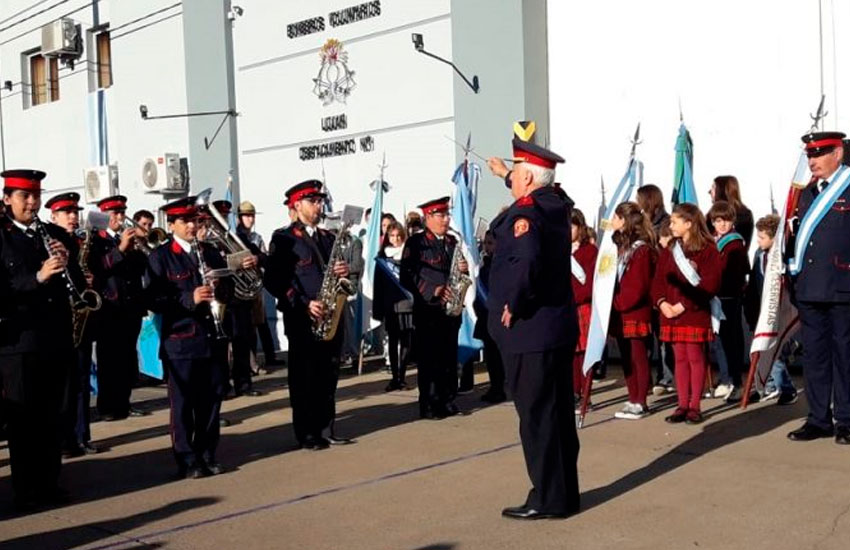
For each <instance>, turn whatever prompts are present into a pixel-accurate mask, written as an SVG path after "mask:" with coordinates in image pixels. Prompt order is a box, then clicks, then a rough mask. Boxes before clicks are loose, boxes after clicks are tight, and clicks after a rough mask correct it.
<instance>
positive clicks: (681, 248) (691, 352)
mask: <svg viewBox="0 0 850 550" xmlns="http://www.w3.org/2000/svg"><path fill="white" fill-rule="evenodd" d="M670 231H671V232H672V233H673V237H674V239H673V241H671V242H670V245H669V246H668V248H666V249H664V250H662V251H661V256H660V257H659V259H658V266H657V268H656V271H655V277H654V279H653V282H652V301H653V303H654V304H655V305H656V307H658V309H659V311H660V312H661V335H660V339H661V341H662V342H671V343H672V344H673V354H674V356H675V360H676V368H675V371H676V389H677V392H678V398H679V405H678V407H677V408H676V411H675V412H674V413H673V414H672V415H670V416H668V417H667V418H666V419H665V420H666V421H667V422H671V423H678V422H688V423H689V424H698V423H700V422H702V413H701V412H700V397H701V394H702V389H703V385H704V384H705V374H706V365H707V364H708V358H707V356H706V347H705V345H706V343H707V342H711V341H712V340H713V339H714V332H713V330H712V326H711V300H712V298H714V296H715V295H716V294H717V291H718V290H719V289H720V253H719V252H718V251H717V247H716V246H715V243H714V239H713V238H712V236H711V234H710V233H709V232H708V228H707V227H706V224H705V217H704V216H703V215H702V212H700V211H699V208H697V207H696V206H695V205H693V204H687V203H683V204H679V205H677V206H676V207H675V208H674V209H673V214H672V216H671V217H670Z"/></svg>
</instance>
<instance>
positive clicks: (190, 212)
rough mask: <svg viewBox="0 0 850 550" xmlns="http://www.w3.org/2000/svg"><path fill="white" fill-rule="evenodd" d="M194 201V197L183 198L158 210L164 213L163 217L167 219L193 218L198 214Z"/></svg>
mask: <svg viewBox="0 0 850 550" xmlns="http://www.w3.org/2000/svg"><path fill="white" fill-rule="evenodd" d="M195 200H196V198H195V197H194V196H190V197H183V198H182V199H177V200H176V201H171V202H170V203H168V204H165V205H163V206H160V207H159V209H160V210H162V211H163V212H165V215H166V216H168V217H169V218H194V217H195V215H196V214H197V213H198V208H197V207H196V206H195Z"/></svg>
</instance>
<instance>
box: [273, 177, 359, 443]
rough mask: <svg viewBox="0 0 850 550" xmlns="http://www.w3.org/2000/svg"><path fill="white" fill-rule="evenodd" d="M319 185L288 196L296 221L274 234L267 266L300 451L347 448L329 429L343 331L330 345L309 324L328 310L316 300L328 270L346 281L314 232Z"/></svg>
mask: <svg viewBox="0 0 850 550" xmlns="http://www.w3.org/2000/svg"><path fill="white" fill-rule="evenodd" d="M325 197H326V195H325V193H323V192H322V183H321V182H320V181H317V180H309V181H305V182H302V183H299V184H298V185H295V186H293V187H291V188H290V189H289V190H288V191H286V205H287V206H288V207H289V208H291V209H292V211H293V212H294V216H295V220H294V221H293V222H292V223H291V224H290V225H289V226H288V227H286V228H282V229H278V230H277V231H275V232H274V234H273V235H272V240H271V244H270V246H269V256H268V260H267V263H266V272H265V278H264V282H265V286H266V289H268V291H269V292H270V293H271V295H272V296H274V297H275V298H277V304H278V305H277V307H278V309H279V310H280V311H282V312H283V318H284V326H285V328H286V337H287V339H288V341H289V394H290V401H291V403H292V426H293V428H294V429H295V437H296V439H297V440H298V443H299V444H300V445H301V447H302V448H305V449H312V450H320V449H326V448H328V446H329V445H331V444H344V443H350V442H351V440H348V439H344V438H337V437H335V436H334V435H333V433H331V436H330V437H329V438H325V437H323V431H324V430H325V429H330V428H331V426H332V424H333V419H334V415H335V404H334V395H335V394H336V385H337V381H338V378H339V351H340V346H341V343H342V338H343V331H342V330H337V333H336V335H335V336H334V338H333V339H332V340H330V341H322V340H319V339H317V338H316V336H315V335H314V334H313V331H312V327H313V322H314V321H317V320H319V319H321V318H322V317H323V315H324V313H325V309H326V305H325V303H324V302H323V301H322V300H321V297H320V296H319V290H320V289H321V287H322V281H323V279H324V276H325V271H326V270H327V269H330V270H332V272H333V273H334V274H335V275H336V276H338V277H347V276H348V265H347V264H346V263H345V262H342V261H339V262H336V263H334V265H332V266H327V265H326V264H327V262H328V261H329V258H330V252H331V250H332V249H333V244H334V235H333V234H332V233H331V232H329V231H326V230H324V229H321V228H319V227H318V223H319V221H320V219H321V214H322V205H323V203H324V200H325Z"/></svg>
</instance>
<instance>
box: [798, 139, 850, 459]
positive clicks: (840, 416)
mask: <svg viewBox="0 0 850 550" xmlns="http://www.w3.org/2000/svg"><path fill="white" fill-rule="evenodd" d="M844 137H845V135H844V134H843V133H841V132H813V133H810V134H806V135H804V136H803V137H802V140H803V142H804V143H805V144H806V154H807V156H808V157H809V169H810V170H811V173H812V181H811V182H810V183H809V185H808V186H807V187H806V188H805V189H803V190H802V192H801V193H800V200H799V202H798V204H797V207H796V209H795V211H794V212H793V215H794V218H792V220H791V229H792V234H793V245H794V246H793V247H791V246H789V247H788V253H789V256H790V257H789V260H788V273H789V275H790V276H791V280H792V283H793V285H792V289H793V294H792V299H793V301H794V303H795V305H796V306H797V311H798V312H799V316H800V324H801V325H802V329H801V336H802V342H803V373H804V376H805V380H806V400H807V401H808V403H809V414H808V417H807V418H806V422H805V424H803V426H802V427H801V428H799V429H797V430H794V431H793V432H791V433H789V434H788V438H789V439H791V440H792V441H811V440H813V439H818V438H821V437H832V436H833V435H834V436H835V442H836V443H838V444H841V445H848V444H850V169H848V167H847V166H843V165H842V159H843V157H844V142H843V139H844ZM831 404H832V406H831ZM833 407H834V410H833Z"/></svg>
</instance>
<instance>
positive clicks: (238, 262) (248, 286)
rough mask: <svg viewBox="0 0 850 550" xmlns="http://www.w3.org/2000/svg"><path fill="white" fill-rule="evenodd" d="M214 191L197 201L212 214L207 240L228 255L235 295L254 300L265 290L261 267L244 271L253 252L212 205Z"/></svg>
mask: <svg viewBox="0 0 850 550" xmlns="http://www.w3.org/2000/svg"><path fill="white" fill-rule="evenodd" d="M211 194H212V189H205V190H203V191H201V192H200V193H198V196H197V198H196V199H195V204H196V205H197V207H198V208H199V209H200V210H202V211H204V212H209V214H210V224H209V226H208V227H207V237H206V238H207V239H208V240H209V241H210V242H212V243H213V244H215V246H216V248H218V249H219V250H221V251H222V253H224V254H226V255H227V267H228V268H229V269H230V270H231V271H232V272H233V275H232V276H233V283H234V295H235V296H236V298H238V299H240V300H246V301H249V300H253V299H254V298H256V297H257V294H259V293H260V291H261V290H262V289H263V275H262V273H261V272H260V268H259V267H254V268H251V269H244V268H243V267H242V261H243V260H244V259H245V258H247V257H249V256H252V255H253V254H252V253H251V250H250V249H249V248H248V247H247V246H245V243H243V242H242V239H240V238H239V236H238V235H237V234H236V233H234V232H233V231H231V230H230V228H229V227H228V224H227V221H226V220H225V219H224V217H222V215H221V213H220V212H219V211H218V209H217V208H216V207H215V206H213V205H212V202H211V201H210V195H211Z"/></svg>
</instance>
